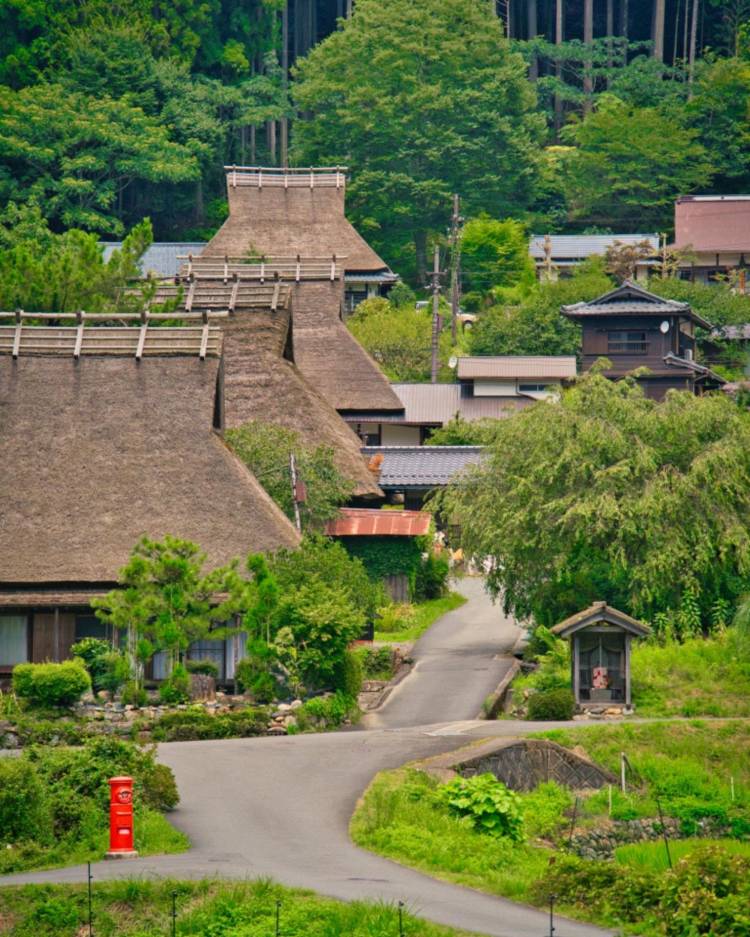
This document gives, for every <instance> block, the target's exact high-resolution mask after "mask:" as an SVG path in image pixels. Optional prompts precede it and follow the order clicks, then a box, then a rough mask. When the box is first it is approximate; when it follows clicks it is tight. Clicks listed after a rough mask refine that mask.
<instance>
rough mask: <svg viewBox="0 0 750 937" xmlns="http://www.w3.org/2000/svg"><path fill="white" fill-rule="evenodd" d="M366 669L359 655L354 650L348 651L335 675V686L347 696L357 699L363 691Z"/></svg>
mask: <svg viewBox="0 0 750 937" xmlns="http://www.w3.org/2000/svg"><path fill="white" fill-rule="evenodd" d="M363 679H364V670H363V668H362V662H361V661H360V659H359V657H357V655H356V654H354V653H353V652H352V651H346V652H345V653H344V656H343V658H342V660H341V661H340V662H339V664H338V666H337V667H336V670H335V671H334V675H333V686H334V689H336V690H341V692H342V693H343V694H344V695H345V696H350V697H352V698H353V699H356V698H357V697H358V696H359V694H360V693H361V692H362V680H363Z"/></svg>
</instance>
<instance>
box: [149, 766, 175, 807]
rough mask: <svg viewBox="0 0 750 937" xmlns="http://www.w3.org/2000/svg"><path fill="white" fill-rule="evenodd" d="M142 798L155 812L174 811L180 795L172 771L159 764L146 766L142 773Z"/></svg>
mask: <svg viewBox="0 0 750 937" xmlns="http://www.w3.org/2000/svg"><path fill="white" fill-rule="evenodd" d="M141 796H142V798H143V801H144V803H146V804H148V805H149V806H150V807H153V808H154V810H161V811H166V810H174V808H175V807H176V806H177V804H178V803H179V802H180V795H179V793H178V791H177V782H176V781H175V779H174V774H173V773H172V769H171V768H169V767H168V766H167V765H163V764H159V763H158V762H154V763H153V764H148V765H146V766H145V768H144V770H143V771H142V772H141Z"/></svg>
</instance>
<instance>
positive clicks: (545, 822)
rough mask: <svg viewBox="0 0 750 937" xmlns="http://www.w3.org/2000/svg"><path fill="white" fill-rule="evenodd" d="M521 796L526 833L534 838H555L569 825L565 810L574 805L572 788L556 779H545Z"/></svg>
mask: <svg viewBox="0 0 750 937" xmlns="http://www.w3.org/2000/svg"><path fill="white" fill-rule="evenodd" d="M519 796H520V798H521V811H522V813H523V828H524V833H525V835H526V836H527V837H529V838H532V839H536V838H537V837H539V838H544V839H555V838H556V837H557V836H558V835H559V834H560V832H561V831H562V829H563V827H564V826H566V825H567V817H566V816H565V812H566V811H567V810H569V809H570V808H571V807H572V806H573V795H572V794H571V792H570V790H569V789H568V788H567V787H561V786H560V785H559V784H557V783H555V781H544V782H543V783H542V784H539V785H537V787H535V788H534V790H533V791H529V792H528V793H527V794H521V795H519Z"/></svg>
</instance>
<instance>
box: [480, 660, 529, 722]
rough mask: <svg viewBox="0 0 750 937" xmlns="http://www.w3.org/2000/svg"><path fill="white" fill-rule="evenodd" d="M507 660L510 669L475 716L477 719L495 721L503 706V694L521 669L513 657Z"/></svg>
mask: <svg viewBox="0 0 750 937" xmlns="http://www.w3.org/2000/svg"><path fill="white" fill-rule="evenodd" d="M509 660H510V661H511V664H510V669H509V670H508V672H507V673H506V674H505V676H504V677H503V679H502V680H501V681H500V683H498V685H497V688H496V689H495V691H494V693H492V694H491V695H490V696H489V697H488V698H487V699H488V700H489V703H488V701H487V700H485V705H484V706H482V709H481V710H480V712H479V714H478V715H477V719H495V717H496V716H497V714H498V713H499V712H500V707H501V706H502V705H503V700H504V699H505V694H506V693H507V692H508V688H509V687H510V685H511V683H512V682H513V681H514V680H515V678H516V674H517V673H518V672H519V671H520V669H521V664H520V663H519V661H517V660H516V658H515V657H513V658H509Z"/></svg>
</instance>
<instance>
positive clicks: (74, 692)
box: [13, 660, 91, 707]
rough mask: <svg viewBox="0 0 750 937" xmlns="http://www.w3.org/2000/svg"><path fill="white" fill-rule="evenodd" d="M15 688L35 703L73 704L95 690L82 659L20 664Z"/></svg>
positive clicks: (15, 678) (47, 704) (16, 672)
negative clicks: (59, 662)
mask: <svg viewBox="0 0 750 937" xmlns="http://www.w3.org/2000/svg"><path fill="white" fill-rule="evenodd" d="M13 689H14V690H15V692H16V694H17V695H18V696H21V697H23V698H25V699H28V700H29V702H30V703H32V704H33V705H35V706H52V707H61V706H71V705H72V704H73V703H75V702H77V701H78V700H79V699H80V698H81V697H82V696H83V694H84V693H85V692H86V691H87V690H90V689H91V679H90V677H89V675H88V672H87V671H86V668H85V667H84V666H83V664H82V663H81V661H80V660H66V661H63V662H62V663H61V664H17V665H16V666H15V667H14V668H13Z"/></svg>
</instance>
